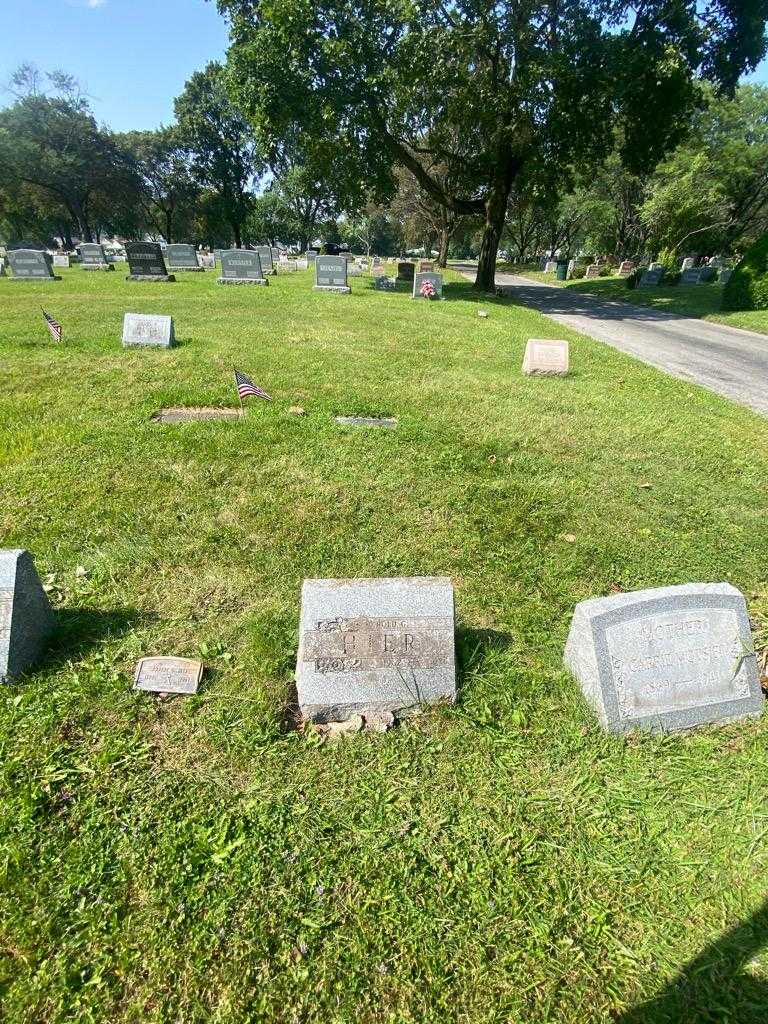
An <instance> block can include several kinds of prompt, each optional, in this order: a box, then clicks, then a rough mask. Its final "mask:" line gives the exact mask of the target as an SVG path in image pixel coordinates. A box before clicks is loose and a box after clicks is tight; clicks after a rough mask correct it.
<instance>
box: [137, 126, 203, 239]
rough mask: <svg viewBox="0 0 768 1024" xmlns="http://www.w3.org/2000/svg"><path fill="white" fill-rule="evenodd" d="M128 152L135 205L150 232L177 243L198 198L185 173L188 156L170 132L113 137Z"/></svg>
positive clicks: (196, 191) (173, 133)
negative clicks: (134, 176)
mask: <svg viewBox="0 0 768 1024" xmlns="http://www.w3.org/2000/svg"><path fill="white" fill-rule="evenodd" d="M117 138H118V141H119V143H120V144H121V145H122V146H123V147H124V148H125V149H127V150H128V152H129V153H130V155H131V157H132V159H133V161H134V167H135V169H136V173H137V176H138V179H139V182H140V188H139V190H138V202H139V204H140V206H141V210H142V214H143V218H142V219H143V221H144V222H145V224H146V225H147V227H148V229H149V230H150V232H151V233H152V234H154V235H158V236H162V237H163V238H164V239H165V240H166V242H176V241H179V240H180V239H181V238H182V237H183V234H184V230H183V229H184V228H189V226H190V222H191V218H192V215H193V213H194V207H195V203H196V201H197V199H198V198H199V195H200V188H199V186H198V185H197V184H196V183H195V181H194V179H193V177H192V174H191V173H190V169H189V154H188V153H187V151H186V149H185V148H184V146H183V145H182V144H181V140H180V138H179V133H178V131H177V130H175V129H174V128H160V129H158V130H157V131H144V132H127V133H125V134H124V135H120V136H117Z"/></svg>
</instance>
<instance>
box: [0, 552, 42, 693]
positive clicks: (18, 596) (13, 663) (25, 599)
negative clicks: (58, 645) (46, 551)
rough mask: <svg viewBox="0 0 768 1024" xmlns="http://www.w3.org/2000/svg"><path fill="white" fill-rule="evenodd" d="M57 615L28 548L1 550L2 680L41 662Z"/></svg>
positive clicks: (0, 674) (4, 680)
mask: <svg viewBox="0 0 768 1024" xmlns="http://www.w3.org/2000/svg"><path fill="white" fill-rule="evenodd" d="M53 628H54V617H53V611H52V610H51V606H50V603H49V602H48V598H47V597H46V595H45V591H44V590H43V586H42V584H41V583H40V577H39V576H38V575H37V570H36V569H35V563H34V562H33V561H32V556H31V555H30V553H29V552H28V551H23V550H21V549H18V548H4V549H2V550H0V683H4V682H7V681H9V680H11V679H14V678H15V677H16V676H18V675H20V674H21V673H22V672H26V670H27V669H28V668H31V667H32V666H33V665H34V664H35V662H37V661H38V660H39V658H40V655H41V654H42V651H43V648H44V646H45V643H46V641H47V639H48V637H49V636H50V634H51V633H52V632H53Z"/></svg>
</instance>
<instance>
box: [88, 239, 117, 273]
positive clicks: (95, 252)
mask: <svg viewBox="0 0 768 1024" xmlns="http://www.w3.org/2000/svg"><path fill="white" fill-rule="evenodd" d="M80 263H81V264H82V267H83V270H114V269H115V268H114V265H113V264H112V263H110V262H109V260H108V259H107V256H106V253H105V252H104V246H103V245H99V244H98V243H97V242H83V243H82V244H81V245H80Z"/></svg>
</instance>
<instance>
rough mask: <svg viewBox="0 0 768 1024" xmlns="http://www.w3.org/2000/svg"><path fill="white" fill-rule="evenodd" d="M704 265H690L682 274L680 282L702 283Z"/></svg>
mask: <svg viewBox="0 0 768 1024" xmlns="http://www.w3.org/2000/svg"><path fill="white" fill-rule="evenodd" d="M701 271H702V267H689V268H688V269H687V270H683V271H682V272H681V274H680V284H701Z"/></svg>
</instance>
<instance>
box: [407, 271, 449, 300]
mask: <svg viewBox="0 0 768 1024" xmlns="http://www.w3.org/2000/svg"><path fill="white" fill-rule="evenodd" d="M427 282H429V283H430V284H431V285H432V287H433V288H434V289H435V298H436V299H442V297H443V275H442V274H433V273H429V272H428V273H418V274H414V275H413V293H412V295H411V298H412V299H426V295H422V294H421V286H422V285H423V284H426V283H427Z"/></svg>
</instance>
